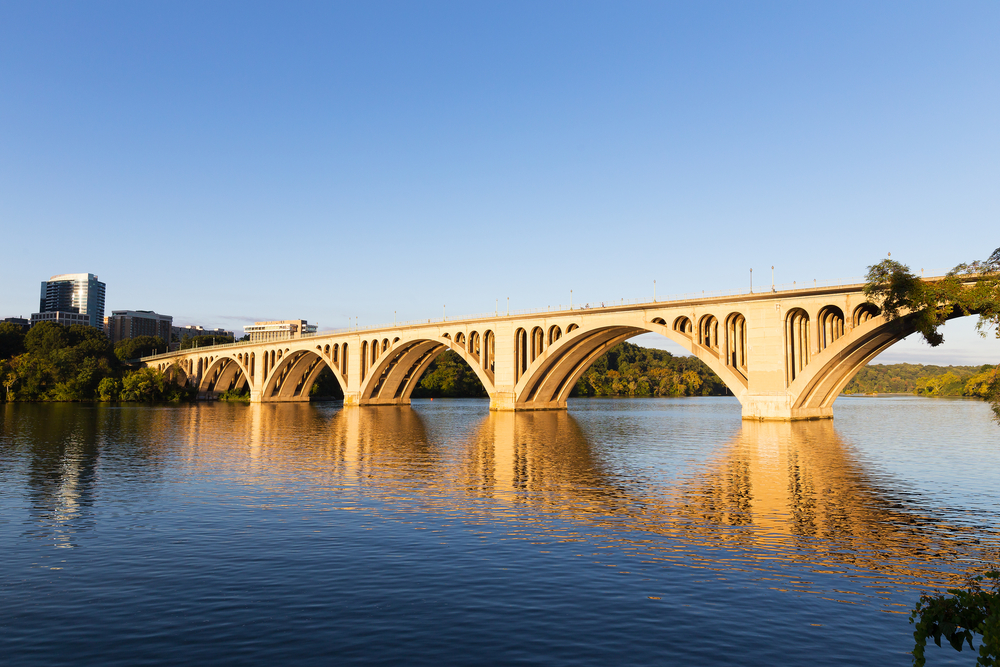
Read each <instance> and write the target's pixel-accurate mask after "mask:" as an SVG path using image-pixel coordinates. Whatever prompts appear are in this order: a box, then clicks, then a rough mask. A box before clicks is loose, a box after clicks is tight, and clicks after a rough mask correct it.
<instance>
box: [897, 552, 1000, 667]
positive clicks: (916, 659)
mask: <svg viewBox="0 0 1000 667" xmlns="http://www.w3.org/2000/svg"><path fill="white" fill-rule="evenodd" d="M984 581H988V582H989V583H988V587H989V588H990V589H992V590H987V589H986V588H984V587H983V582H984ZM948 593H950V594H951V595H942V594H938V595H922V596H921V597H920V601H919V602H917V605H916V606H915V607H914V608H913V611H912V612H911V614H910V623H913V624H915V626H916V630H914V632H913V639H914V642H915V643H914V647H913V664H914V666H915V667H923V665H924V664H926V658H925V656H924V651H925V649H926V647H927V639H928V638H933V639H934V643H935V644H937V645H938V646H941V638H942V637H944V638H945V639H946V640H947V641H948V643H949V644H951V646H952V648H954V649H955V650H956V651H961V650H962V648H963V647H964V645H965V644H966V643H967V644H968V645H969V648H970V649H972V650H975V646H974V645H973V643H972V640H973V638H974V636H975V635H979V636H980V637H982V642H981V643H980V646H979V657H978V658H977V660H976V664H977V665H981V666H982V667H1000V572H995V571H993V572H987V573H986V575H985V577H983V576H976V577H970V578H969V581H968V585H967V586H966V588H964V589H962V588H950V589H948Z"/></svg>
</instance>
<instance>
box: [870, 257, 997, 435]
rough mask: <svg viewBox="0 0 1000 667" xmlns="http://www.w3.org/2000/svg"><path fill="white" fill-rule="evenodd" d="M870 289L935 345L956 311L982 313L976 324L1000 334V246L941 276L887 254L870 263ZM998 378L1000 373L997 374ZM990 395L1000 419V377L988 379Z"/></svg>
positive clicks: (889, 311)
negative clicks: (923, 273)
mask: <svg viewBox="0 0 1000 667" xmlns="http://www.w3.org/2000/svg"><path fill="white" fill-rule="evenodd" d="M865 280H866V284H865V288H864V293H865V295H866V296H867V297H868V298H869V299H871V300H872V301H873V302H874V303H876V304H877V305H879V306H880V307H881V308H882V313H883V315H885V317H886V318H887V319H888V320H889V321H890V322H894V323H896V324H897V325H898V326H899V327H900V328H901V329H902V328H903V327H904V322H905V323H906V324H908V325H910V326H913V327H914V328H915V329H916V330H917V331H918V332H919V333H920V335H921V336H923V338H924V340H925V341H927V343H928V344H929V345H931V346H932V347H937V346H938V345H940V344H941V343H943V342H944V336H943V335H942V334H941V332H940V331H939V329H940V328H941V325H943V324H944V323H945V322H946V321H948V320H949V319H951V318H952V317H957V316H961V315H979V321H978V322H977V323H976V329H977V330H978V331H979V334H980V335H981V336H984V337H985V336H986V335H987V334H988V333H989V332H990V331H992V332H994V335H995V336H996V337H997V338H998V339H1000V248H997V249H996V250H994V251H993V254H992V255H990V257H989V259H987V260H985V261H976V262H972V263H970V264H959V265H958V266H956V267H955V268H954V269H952V270H951V271H949V272H948V274H947V275H946V276H945V277H944V278H941V279H937V280H933V281H928V280H923V279H922V278H919V277H918V276H915V275H914V274H913V273H911V272H910V267H908V266H906V265H904V264H900V263H899V262H897V261H894V260H891V259H884V260H882V261H881V262H879V263H878V264H875V265H873V266H869V267H868V274H867V276H866V278H865ZM994 378H995V376H994ZM988 389H989V391H988V393H987V395H986V396H984V398H986V399H987V400H988V401H990V403H991V404H992V407H993V413H994V416H995V419H996V420H997V423H1000V381H996V380H995V379H994V381H992V382H990V383H989V384H988Z"/></svg>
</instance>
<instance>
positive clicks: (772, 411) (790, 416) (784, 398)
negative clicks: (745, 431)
mask: <svg viewBox="0 0 1000 667" xmlns="http://www.w3.org/2000/svg"><path fill="white" fill-rule="evenodd" d="M793 398H794V397H793V396H791V395H790V394H788V393H787V392H781V393H774V394H744V395H743V396H741V397H740V402H741V403H742V404H743V419H745V420H748V421H761V422H768V421H782V422H793V421H805V420H812V419H833V406H826V407H815V408H796V407H793Z"/></svg>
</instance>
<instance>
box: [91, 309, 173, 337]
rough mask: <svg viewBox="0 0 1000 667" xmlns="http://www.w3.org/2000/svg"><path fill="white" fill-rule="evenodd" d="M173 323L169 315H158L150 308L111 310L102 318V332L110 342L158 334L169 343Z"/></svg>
mask: <svg viewBox="0 0 1000 667" xmlns="http://www.w3.org/2000/svg"><path fill="white" fill-rule="evenodd" d="M173 323H174V318H173V317H171V316H170V315H158V314H157V313H154V312H153V311H151V310H113V311H111V315H110V316H109V317H106V318H105V319H104V332H105V333H106V334H107V335H108V338H110V339H111V342H112V343H117V342H118V341H120V340H127V339H129V338H138V337H139V336H159V337H160V338H162V339H163V341H164V342H166V343H169V342H170V330H171V327H172V325H173Z"/></svg>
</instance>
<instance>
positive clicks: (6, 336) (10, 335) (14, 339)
mask: <svg viewBox="0 0 1000 667" xmlns="http://www.w3.org/2000/svg"><path fill="white" fill-rule="evenodd" d="M22 352H24V331H23V330H22V329H21V327H19V326H18V325H16V324H13V323H12V322H0V360H3V359H10V358H11V357H16V356H17V355H19V354H21V353H22Z"/></svg>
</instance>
